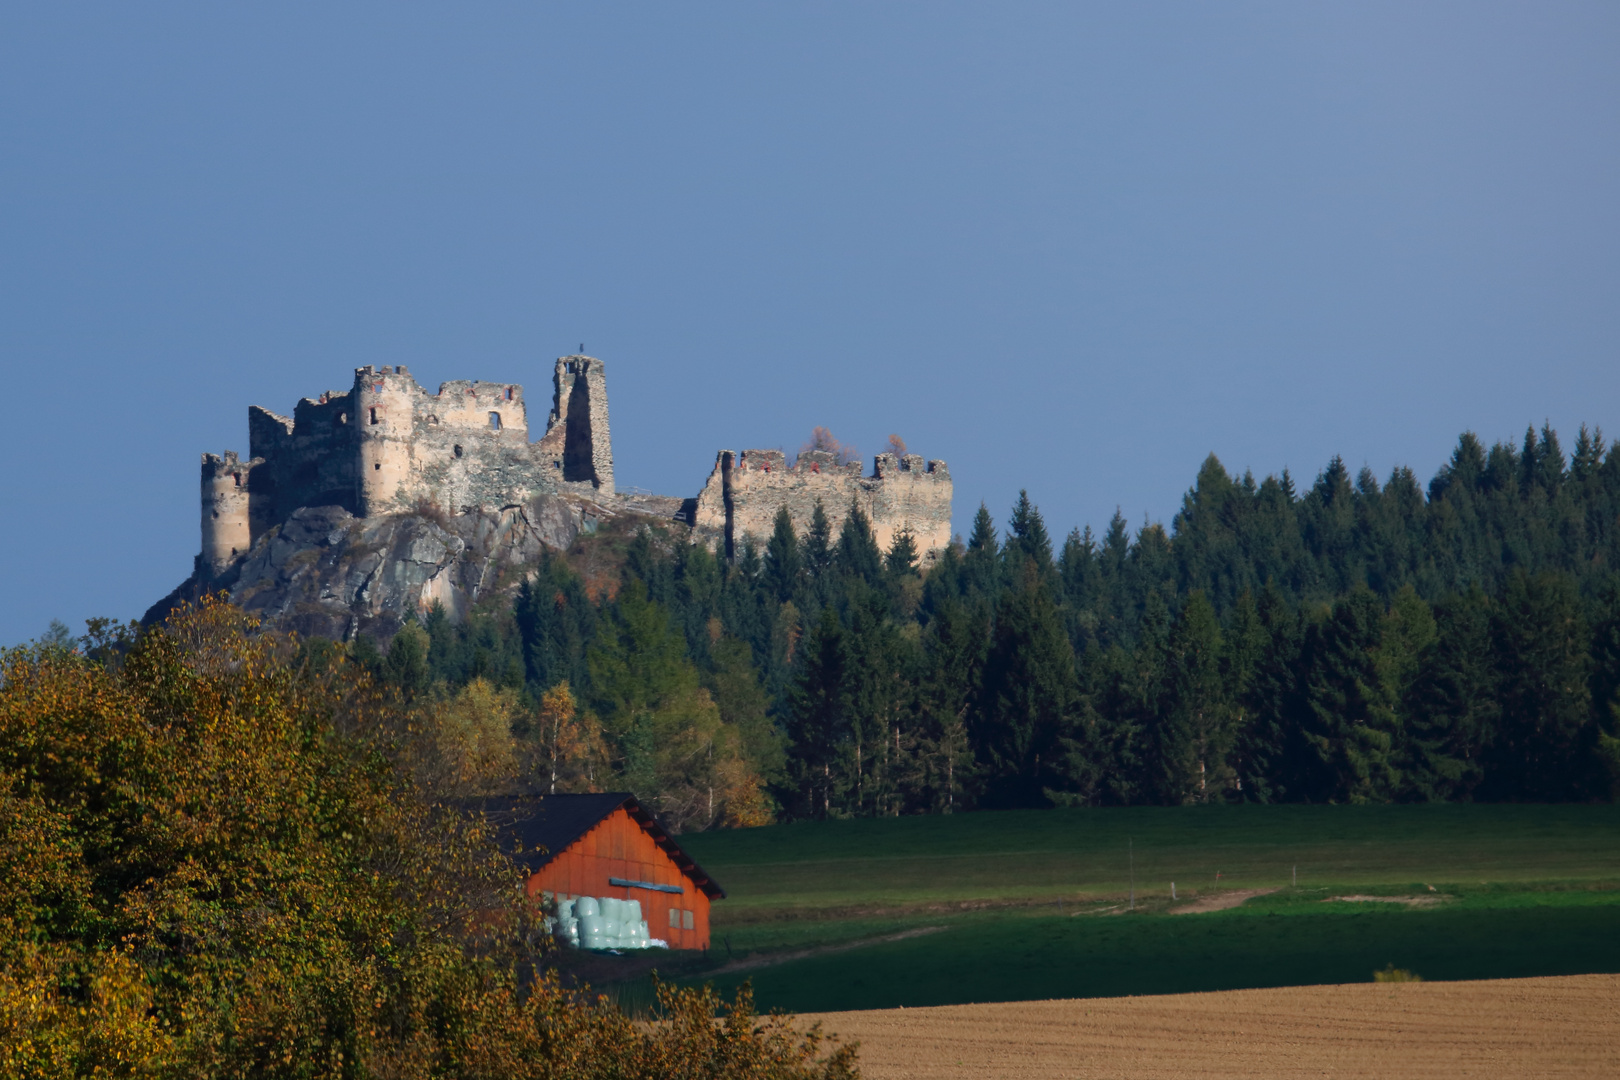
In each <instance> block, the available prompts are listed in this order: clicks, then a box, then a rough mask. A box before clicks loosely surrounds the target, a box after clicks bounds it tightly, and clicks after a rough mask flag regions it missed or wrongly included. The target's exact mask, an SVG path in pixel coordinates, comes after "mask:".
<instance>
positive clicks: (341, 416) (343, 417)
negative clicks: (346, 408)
mask: <svg viewBox="0 0 1620 1080" xmlns="http://www.w3.org/2000/svg"><path fill="white" fill-rule="evenodd" d="M348 422H349V414H348V413H346V412H340V413H338V424H339V426H341V425H343V424H347V423H348Z"/></svg>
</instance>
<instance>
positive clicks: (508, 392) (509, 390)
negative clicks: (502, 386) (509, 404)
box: [506, 386, 512, 401]
mask: <svg viewBox="0 0 1620 1080" xmlns="http://www.w3.org/2000/svg"><path fill="white" fill-rule="evenodd" d="M506 400H507V401H511V400H512V388H511V387H510V386H508V387H507V388H506Z"/></svg>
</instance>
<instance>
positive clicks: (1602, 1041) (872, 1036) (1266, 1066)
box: [802, 975, 1620, 1080]
mask: <svg viewBox="0 0 1620 1080" xmlns="http://www.w3.org/2000/svg"><path fill="white" fill-rule="evenodd" d="M802 1019H803V1020H804V1021H806V1022H810V1021H814V1020H820V1021H822V1023H823V1025H824V1027H825V1028H826V1030H827V1031H829V1032H833V1033H836V1034H838V1035H839V1036H841V1037H843V1038H845V1039H859V1040H860V1041H861V1055H860V1056H861V1073H862V1075H864V1076H865V1077H867V1078H868V1080H912V1078H918V1080H920V1078H924V1077H927V1078H929V1080H934V1078H954V1077H963V1078H966V1077H973V1078H975V1080H1003V1078H1006V1080H1011V1078H1014V1077H1016V1078H1019V1080H1023V1078H1025V1077H1030V1078H1034V1077H1040V1078H1042V1080H1046V1078H1059V1077H1146V1078H1160V1077H1163V1078H1171V1077H1177V1078H1179V1077H1234V1078H1236V1077H1256V1078H1270V1077H1296V1076H1377V1077H1423V1078H1425V1080H1432V1078H1433V1077H1437V1076H1448V1077H1451V1076H1480V1077H1485V1076H1489V1077H1505V1076H1506V1077H1511V1076H1524V1077H1532V1076H1533V1077H1566V1076H1581V1077H1614V1076H1620V975H1572V976H1566V977H1562V978H1546V979H1501V980H1494V981H1490V982H1450V983H1364V984H1355V985H1348V986H1307V987H1290V988H1286V989H1280V990H1233V991H1228V992H1226V993H1219V994H1178V995H1172V996H1165V997H1134V998H1096V999H1091V1000H1083V999H1082V1000H1072V1001H1030V1002H1014V1003H1009V1004H998V1005H949V1006H944V1007H940V1008H932V1009H884V1010H877V1011H872V1012H845V1013H823V1014H820V1015H818V1016H806V1017H803V1018H802Z"/></svg>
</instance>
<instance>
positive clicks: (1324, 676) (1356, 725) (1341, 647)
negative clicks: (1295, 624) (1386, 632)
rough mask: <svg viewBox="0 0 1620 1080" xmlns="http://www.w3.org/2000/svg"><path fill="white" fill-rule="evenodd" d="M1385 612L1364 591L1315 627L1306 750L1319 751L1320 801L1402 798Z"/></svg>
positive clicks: (1352, 595)
mask: <svg viewBox="0 0 1620 1080" xmlns="http://www.w3.org/2000/svg"><path fill="white" fill-rule="evenodd" d="M1383 629H1384V607H1383V605H1382V604H1381V603H1380V602H1379V600H1378V597H1376V596H1374V595H1373V594H1372V592H1371V591H1370V590H1368V589H1367V588H1366V587H1365V586H1363V587H1360V588H1357V589H1355V590H1354V591H1352V592H1351V593H1349V594H1348V595H1347V596H1345V597H1343V598H1342V599H1340V600H1339V601H1338V602H1337V603H1336V604H1334V605H1333V610H1332V611H1331V613H1329V614H1328V616H1327V617H1326V618H1324V619H1323V620H1322V621H1321V622H1320V623H1318V624H1317V625H1316V626H1314V627H1312V629H1311V634H1310V640H1309V645H1308V648H1307V660H1306V662H1307V669H1306V671H1307V674H1306V702H1307V705H1308V707H1309V714H1308V716H1309V726H1308V727H1307V729H1306V731H1305V739H1306V743H1307V745H1308V746H1309V747H1310V749H1311V750H1312V751H1313V752H1314V756H1315V765H1316V766H1317V770H1316V771H1317V774H1318V775H1317V782H1316V785H1315V788H1316V790H1315V792H1314V797H1315V798H1319V799H1323V800H1325V801H1330V802H1354V803H1364V802H1388V801H1389V800H1390V799H1392V798H1393V797H1394V796H1395V795H1396V794H1397V792H1398V790H1399V786H1400V771H1399V768H1398V766H1397V764H1396V761H1397V755H1398V751H1399V746H1400V742H1401V731H1400V715H1399V711H1398V703H1397V702H1396V700H1395V698H1394V696H1393V695H1392V694H1391V692H1390V690H1389V687H1388V685H1387V683H1386V682H1385V680H1384V678H1383V673H1382V672H1381V671H1380V670H1379V665H1378V657H1377V651H1378V648H1379V646H1380V644H1381V640H1382V633H1383Z"/></svg>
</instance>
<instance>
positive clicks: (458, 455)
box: [456, 446, 461, 457]
mask: <svg viewBox="0 0 1620 1080" xmlns="http://www.w3.org/2000/svg"><path fill="white" fill-rule="evenodd" d="M460 456H461V447H459V446H458V447H456V457H460Z"/></svg>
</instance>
